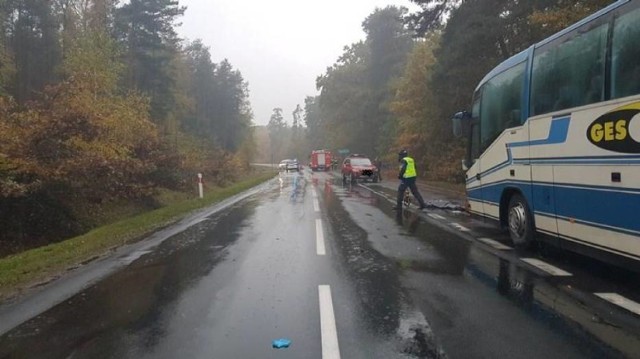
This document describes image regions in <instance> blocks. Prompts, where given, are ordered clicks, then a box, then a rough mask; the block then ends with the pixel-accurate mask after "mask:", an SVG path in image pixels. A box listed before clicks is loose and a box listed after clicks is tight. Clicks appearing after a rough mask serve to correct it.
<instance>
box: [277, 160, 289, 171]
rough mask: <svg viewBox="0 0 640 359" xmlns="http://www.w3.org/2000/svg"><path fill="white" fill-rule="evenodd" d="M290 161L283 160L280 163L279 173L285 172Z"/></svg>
mask: <svg viewBox="0 0 640 359" xmlns="http://www.w3.org/2000/svg"><path fill="white" fill-rule="evenodd" d="M289 161H290V160H282V161H280V163H279V164H278V171H285V170H286V169H287V163H288V162H289Z"/></svg>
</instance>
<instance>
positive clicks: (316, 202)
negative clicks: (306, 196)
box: [313, 198, 320, 212]
mask: <svg viewBox="0 0 640 359" xmlns="http://www.w3.org/2000/svg"><path fill="white" fill-rule="evenodd" d="M313 210H314V211H316V212H320V204H319V203H318V199H317V198H314V199H313Z"/></svg>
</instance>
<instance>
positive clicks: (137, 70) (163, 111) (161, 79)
mask: <svg viewBox="0 0 640 359" xmlns="http://www.w3.org/2000/svg"><path fill="white" fill-rule="evenodd" d="M184 11H185V7H181V6H179V5H178V1H177V0H131V1H130V2H129V3H127V4H125V5H123V6H122V7H121V8H119V9H117V10H116V16H115V21H116V30H117V34H118V38H119V39H120V41H121V44H122V46H123V48H124V49H125V53H126V63H127V66H128V71H127V76H126V81H127V85H128V86H129V87H130V88H132V89H134V90H138V91H141V92H142V93H144V94H146V95H147V96H149V97H150V98H151V116H152V118H153V119H154V121H156V122H157V123H162V122H163V121H165V120H166V119H167V117H168V115H169V113H170V112H171V110H172V108H173V106H174V105H175V97H174V86H175V82H174V78H173V76H172V73H173V68H172V66H171V65H172V59H173V58H174V57H175V56H176V53H177V50H178V49H177V42H178V40H177V34H176V31H175V28H174V27H175V21H176V19H177V18H178V17H179V16H182V15H183V14H184Z"/></svg>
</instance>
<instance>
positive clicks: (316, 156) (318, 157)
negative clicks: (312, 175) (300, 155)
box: [309, 150, 331, 171]
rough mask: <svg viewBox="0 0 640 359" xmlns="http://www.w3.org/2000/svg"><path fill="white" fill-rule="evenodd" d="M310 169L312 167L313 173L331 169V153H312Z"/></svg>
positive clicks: (326, 151) (317, 151)
mask: <svg viewBox="0 0 640 359" xmlns="http://www.w3.org/2000/svg"><path fill="white" fill-rule="evenodd" d="M309 167H311V170H312V171H327V170H329V169H331V151H328V150H313V151H311V163H310V164H309Z"/></svg>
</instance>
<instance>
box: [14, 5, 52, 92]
mask: <svg viewBox="0 0 640 359" xmlns="http://www.w3.org/2000/svg"><path fill="white" fill-rule="evenodd" d="M2 12H3V14H4V16H5V18H4V31H5V35H4V36H5V37H6V41H7V45H8V47H9V49H10V52H11V54H12V57H13V61H14V64H15V76H13V80H14V81H13V83H11V84H10V85H9V86H8V87H9V89H10V93H11V94H12V95H13V96H14V97H15V98H16V100H17V101H18V102H19V103H25V102H26V101H28V100H31V99H34V98H36V97H37V95H38V94H39V93H40V92H41V91H42V90H43V89H44V86H45V85H47V84H53V83H55V82H56V80H57V79H58V78H57V75H56V69H57V67H58V65H59V64H60V61H61V48H60V40H59V33H58V29H59V27H60V23H59V21H58V19H57V17H56V16H55V13H54V7H53V4H52V2H51V1H48V0H6V1H5V2H4V4H3V11H2Z"/></svg>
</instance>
